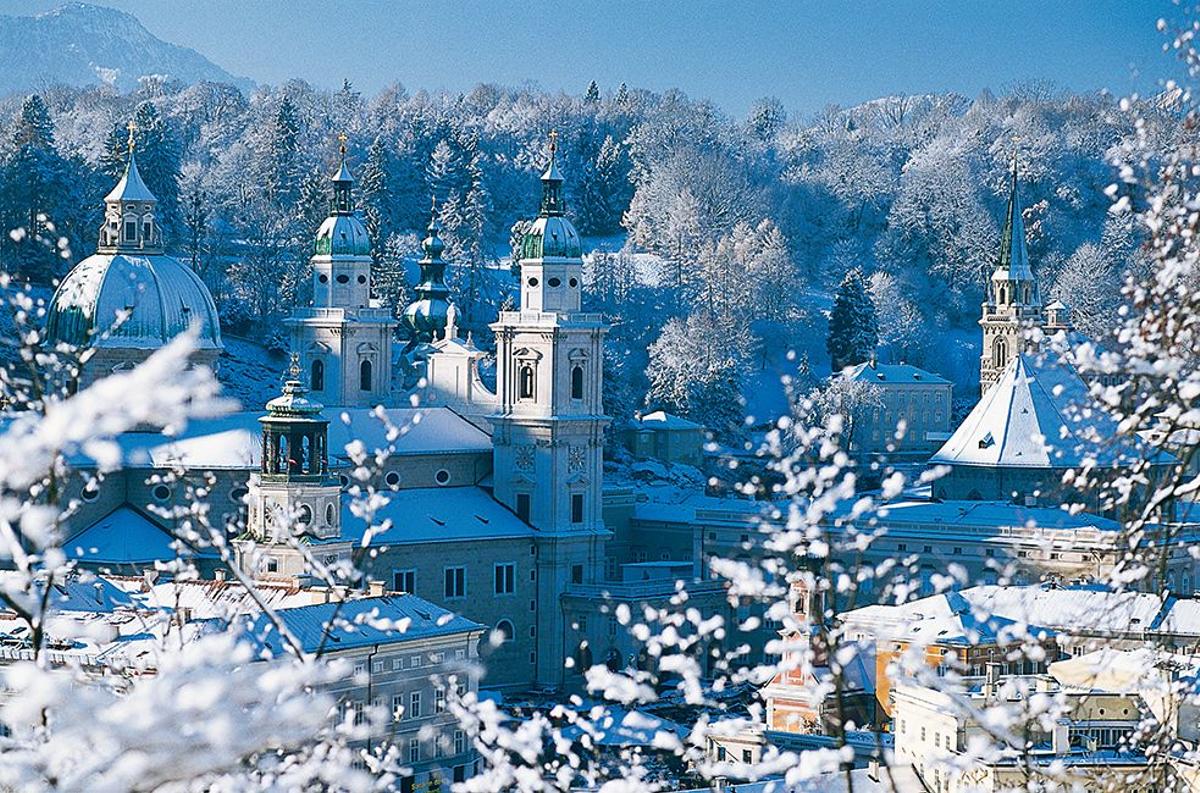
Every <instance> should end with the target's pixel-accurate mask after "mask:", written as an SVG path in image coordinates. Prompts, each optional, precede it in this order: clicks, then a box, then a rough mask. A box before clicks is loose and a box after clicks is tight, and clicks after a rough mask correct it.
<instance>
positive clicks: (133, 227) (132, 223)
mask: <svg viewBox="0 0 1200 793" xmlns="http://www.w3.org/2000/svg"><path fill="white" fill-rule="evenodd" d="M135 239H137V220H135V219H133V218H129V219H128V220H126V221H125V241H126V242H133V241H134V240H135Z"/></svg>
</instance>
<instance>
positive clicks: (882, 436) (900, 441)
mask: <svg viewBox="0 0 1200 793" xmlns="http://www.w3.org/2000/svg"><path fill="white" fill-rule="evenodd" d="M835 377H840V378H844V379H846V380H849V381H851V382H854V383H862V384H865V385H867V386H869V387H870V392H871V398H870V400H869V402H868V404H864V405H862V406H860V407H858V408H857V409H855V410H854V413H855V415H854V417H853V419H852V422H853V435H854V436H853V438H852V439H851V443H850V452H851V453H852V454H854V455H855V457H857V458H859V459H863V460H870V459H874V458H883V459H887V460H891V461H904V460H917V461H921V462H923V461H924V460H926V459H928V458H929V455H930V454H931V453H932V452H934V451H935V450H937V448H938V447H939V446H940V445H941V444H942V443H944V442H945V441H946V440H947V439H948V438H949V437H950V430H951V427H952V424H951V419H952V418H953V396H954V394H953V392H954V384H953V383H951V382H950V381H949V380H947V379H946V378H944V377H942V376H940V375H937V374H934V373H933V372H927V371H925V370H924V369H921V368H919V367H916V366H912V365H911V364H905V363H899V364H886V363H879V362H878V361H876V360H874V359H872V360H870V361H865V362H863V363H860V364H858V365H857V366H853V367H848V368H847V369H845V370H843V371H842V372H840V373H839V374H837V375H835ZM900 427H903V428H904V430H903V432H900V431H899V428H900Z"/></svg>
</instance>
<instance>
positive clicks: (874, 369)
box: [845, 361, 950, 385]
mask: <svg viewBox="0 0 1200 793" xmlns="http://www.w3.org/2000/svg"><path fill="white" fill-rule="evenodd" d="M845 377H846V378H847V379H849V380H861V381H862V382H864V383H879V384H885V383H908V384H913V385H915V384H918V383H935V384H938V385H949V383H950V381H949V380H947V379H946V378H944V377H942V376H941V375H939V374H934V373H933V372H929V371H926V370H925V369H921V368H920V367H917V366H912V365H911V364H907V363H871V362H870V361H864V362H863V363H860V364H858V365H857V366H854V367H851V368H850V371H849V372H847V373H846V374H845Z"/></svg>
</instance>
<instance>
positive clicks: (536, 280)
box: [529, 278, 540, 286]
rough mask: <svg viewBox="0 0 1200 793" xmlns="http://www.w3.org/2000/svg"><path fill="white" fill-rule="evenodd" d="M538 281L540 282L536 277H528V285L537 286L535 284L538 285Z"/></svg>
mask: <svg viewBox="0 0 1200 793" xmlns="http://www.w3.org/2000/svg"><path fill="white" fill-rule="evenodd" d="M538 283H540V282H539V281H538V279H536V278H530V279H529V285H530V286H537V285H538Z"/></svg>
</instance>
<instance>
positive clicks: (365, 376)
mask: <svg viewBox="0 0 1200 793" xmlns="http://www.w3.org/2000/svg"><path fill="white" fill-rule="evenodd" d="M358 387H359V389H360V390H362V391H370V390H371V359H370V358H364V359H363V362H362V363H360V364H359V365H358Z"/></svg>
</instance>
